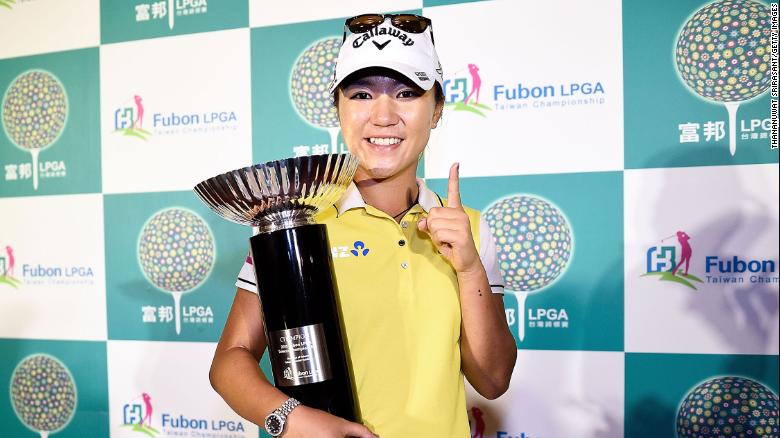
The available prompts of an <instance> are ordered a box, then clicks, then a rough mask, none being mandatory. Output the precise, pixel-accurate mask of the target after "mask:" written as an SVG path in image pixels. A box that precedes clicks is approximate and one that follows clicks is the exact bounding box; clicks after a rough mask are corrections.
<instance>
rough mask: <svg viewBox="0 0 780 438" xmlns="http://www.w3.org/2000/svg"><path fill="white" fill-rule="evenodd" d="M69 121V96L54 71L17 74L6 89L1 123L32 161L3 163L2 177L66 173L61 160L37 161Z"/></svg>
mask: <svg viewBox="0 0 780 438" xmlns="http://www.w3.org/2000/svg"><path fill="white" fill-rule="evenodd" d="M67 121H68V97H67V94H66V93H65V87H64V86H63V85H62V83H61V82H60V81H59V79H57V77H56V76H54V74H52V73H50V72H48V71H45V70H38V69H36V70H28V71H26V72H24V73H22V74H20V75H19V76H17V77H16V78H15V79H14V80H13V81H12V82H11V84H10V85H9V86H8V89H7V90H6V91H5V95H4V96H3V101H2V123H3V130H4V131H5V135H6V137H8V140H10V142H11V144H13V145H14V146H16V147H17V148H19V149H21V150H23V151H25V152H29V153H30V156H31V161H32V163H9V164H5V166H4V169H3V170H4V171H5V180H6V181H12V180H24V179H30V178H32V180H33V181H32V183H33V189H35V190H38V179H39V177H41V178H54V177H64V176H66V166H65V162H64V161H45V162H41V163H39V162H38V159H39V155H40V153H41V152H42V151H44V150H46V149H47V148H49V147H51V146H52V145H53V144H55V143H56V142H57V140H58V139H59V138H60V136H61V135H62V132H63V131H64V130H65V126H66V124H67Z"/></svg>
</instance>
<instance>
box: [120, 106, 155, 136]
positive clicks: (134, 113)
mask: <svg viewBox="0 0 780 438" xmlns="http://www.w3.org/2000/svg"><path fill="white" fill-rule="evenodd" d="M133 103H134V105H133V106H126V107H124V108H119V109H117V110H116V111H114V132H121V133H122V135H125V136H131V137H138V138H140V139H141V140H144V141H146V139H147V138H149V136H150V135H151V133H150V132H149V131H146V130H144V127H143V125H144V104H143V99H142V98H141V96H139V95H137V94H136V95H135V96H133Z"/></svg>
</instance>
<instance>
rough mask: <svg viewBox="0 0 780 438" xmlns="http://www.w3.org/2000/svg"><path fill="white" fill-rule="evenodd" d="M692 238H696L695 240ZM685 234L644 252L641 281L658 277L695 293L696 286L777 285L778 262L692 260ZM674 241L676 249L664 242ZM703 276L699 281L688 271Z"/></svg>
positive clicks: (723, 257) (742, 258) (734, 258)
mask: <svg viewBox="0 0 780 438" xmlns="http://www.w3.org/2000/svg"><path fill="white" fill-rule="evenodd" d="M694 237H695V236H694ZM694 237H691V236H690V235H689V234H688V233H686V232H685V231H677V232H676V233H675V234H672V235H670V236H668V237H665V238H663V239H661V242H660V243H661V245H653V246H650V247H649V248H648V249H647V251H646V252H645V266H646V270H647V272H646V273H645V274H642V277H658V279H659V280H660V281H666V282H674V283H678V284H682V285H684V286H686V287H688V288H690V289H694V290H697V289H698V288H697V284H743V283H754V284H755V283H764V284H778V283H780V278H778V275H777V262H776V261H775V260H771V259H754V258H748V257H745V256H744V255H741V254H740V255H732V254H730V255H715V254H705V255H704V256H698V257H694V255H695V254H694V251H693V246H692V245H691V242H690V241H691V240H694ZM673 239H675V240H677V245H673V244H668V243H667V242H669V241H672V240H673ZM694 269H696V270H698V271H699V272H701V271H702V270H703V271H704V272H703V273H701V274H699V275H700V276H701V277H703V278H700V277H698V276H696V275H694V274H692V273H691V272H689V270H690V271H693V270H694Z"/></svg>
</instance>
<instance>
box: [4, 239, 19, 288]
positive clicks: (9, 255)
mask: <svg viewBox="0 0 780 438" xmlns="http://www.w3.org/2000/svg"><path fill="white" fill-rule="evenodd" d="M15 264H16V261H15V259H14V249H13V248H12V247H11V246H10V245H6V247H5V255H2V253H0V285H3V284H7V285H9V286H11V287H12V288H14V289H18V288H19V284H20V283H21V282H20V281H19V280H18V279H16V278H14V265H15Z"/></svg>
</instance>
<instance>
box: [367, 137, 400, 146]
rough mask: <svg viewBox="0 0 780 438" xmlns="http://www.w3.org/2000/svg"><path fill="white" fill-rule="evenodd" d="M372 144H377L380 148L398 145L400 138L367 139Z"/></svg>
mask: <svg viewBox="0 0 780 438" xmlns="http://www.w3.org/2000/svg"><path fill="white" fill-rule="evenodd" d="M368 141H370V142H371V143H373V144H378V145H381V146H389V145H392V144H398V143H400V142H401V139H400V138H395V137H394V138H382V137H371V138H369V139H368Z"/></svg>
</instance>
